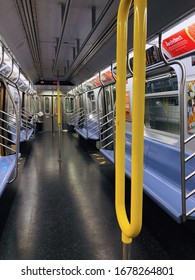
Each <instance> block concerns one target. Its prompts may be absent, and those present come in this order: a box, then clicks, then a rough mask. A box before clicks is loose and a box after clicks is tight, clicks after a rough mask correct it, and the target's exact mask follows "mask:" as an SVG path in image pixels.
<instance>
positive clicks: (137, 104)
mask: <svg viewBox="0 0 195 280" xmlns="http://www.w3.org/2000/svg"><path fill="white" fill-rule="evenodd" d="M131 2H132V1H130V0H121V1H120V5H119V10H118V16H117V79H116V92H117V95H116V161H115V170H116V171H115V172H116V175H115V176H116V195H115V207H116V214H117V219H118V222H119V226H120V228H121V231H122V241H123V243H125V244H130V243H131V242H132V238H134V237H136V236H137V235H138V234H139V232H140V230H141V226H142V204H143V202H142V200H143V198H142V197H143V149H144V148H143V147H144V97H145V44H146V10H147V7H146V6H147V5H146V4H147V0H134V38H133V41H134V46H133V48H134V60H133V102H132V107H133V111H132V172H131V209H130V222H129V220H128V217H127V213H126V208H125V92H126V65H127V63H126V62H127V61H126V57H127V24H128V14H129V9H130V5H131Z"/></svg>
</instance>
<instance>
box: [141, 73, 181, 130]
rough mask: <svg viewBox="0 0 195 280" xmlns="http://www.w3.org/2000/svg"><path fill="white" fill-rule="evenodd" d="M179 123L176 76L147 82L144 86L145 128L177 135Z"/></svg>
mask: <svg viewBox="0 0 195 280" xmlns="http://www.w3.org/2000/svg"><path fill="white" fill-rule="evenodd" d="M170 92H172V94H170ZM179 122H180V117H179V99H178V81H177V77H176V75H174V76H170V77H166V78H164V79H163V78H161V79H159V80H153V81H148V82H147V84H146V103H145V126H146V127H147V128H150V129H155V130H159V131H165V132H169V133H174V134H179Z"/></svg>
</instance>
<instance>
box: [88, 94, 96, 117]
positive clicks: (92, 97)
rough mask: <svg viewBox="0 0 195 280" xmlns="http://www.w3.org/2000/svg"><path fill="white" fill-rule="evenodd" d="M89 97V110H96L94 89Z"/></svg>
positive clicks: (90, 111)
mask: <svg viewBox="0 0 195 280" xmlns="http://www.w3.org/2000/svg"><path fill="white" fill-rule="evenodd" d="M87 97H88V112H89V113H92V112H94V111H95V110H96V102H95V95H94V91H90V92H88V93H87Z"/></svg>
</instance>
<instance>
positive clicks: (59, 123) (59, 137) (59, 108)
mask: <svg viewBox="0 0 195 280" xmlns="http://www.w3.org/2000/svg"><path fill="white" fill-rule="evenodd" d="M57 94H58V96H57V101H58V133H59V136H58V139H59V161H61V101H60V83H59V81H58V85H57Z"/></svg>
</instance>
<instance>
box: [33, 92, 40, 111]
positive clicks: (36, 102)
mask: <svg viewBox="0 0 195 280" xmlns="http://www.w3.org/2000/svg"><path fill="white" fill-rule="evenodd" d="M34 104H35V105H34V106H35V113H38V112H39V111H41V100H40V98H39V97H38V96H36V97H35V98H34Z"/></svg>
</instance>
